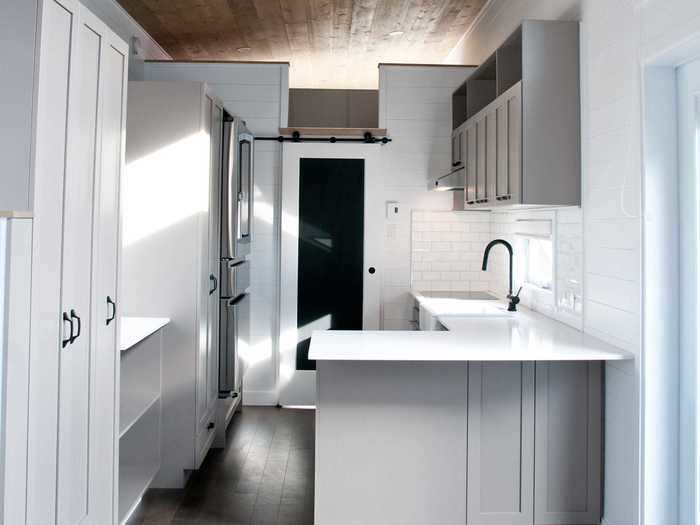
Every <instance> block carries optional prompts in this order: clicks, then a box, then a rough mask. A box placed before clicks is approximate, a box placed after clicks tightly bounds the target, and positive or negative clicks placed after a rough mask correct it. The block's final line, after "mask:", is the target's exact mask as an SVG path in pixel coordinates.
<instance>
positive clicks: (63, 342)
mask: <svg viewBox="0 0 700 525" xmlns="http://www.w3.org/2000/svg"><path fill="white" fill-rule="evenodd" d="M63 321H64V322H68V323H70V335H69V336H68V338H67V339H63V340H61V348H65V347H66V346H67V345H68V343H72V342H73V319H71V318H70V317H68V314H67V313H66V312H63Z"/></svg>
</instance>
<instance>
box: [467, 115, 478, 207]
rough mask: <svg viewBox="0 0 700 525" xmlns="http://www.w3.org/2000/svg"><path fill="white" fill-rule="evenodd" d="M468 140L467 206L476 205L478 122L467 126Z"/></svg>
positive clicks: (472, 122)
mask: <svg viewBox="0 0 700 525" xmlns="http://www.w3.org/2000/svg"><path fill="white" fill-rule="evenodd" d="M464 129H465V132H464V134H465V140H466V152H467V156H466V161H465V162H466V179H467V180H466V184H465V188H464V199H465V201H466V204H470V205H471V204H476V159H477V153H476V133H477V128H476V122H474V121H470V122H467V123H466V124H465V128H464Z"/></svg>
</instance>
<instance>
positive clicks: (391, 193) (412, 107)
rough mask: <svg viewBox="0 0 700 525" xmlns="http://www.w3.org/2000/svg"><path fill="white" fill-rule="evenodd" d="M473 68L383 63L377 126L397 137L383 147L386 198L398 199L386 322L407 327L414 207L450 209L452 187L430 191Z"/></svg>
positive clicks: (444, 165) (390, 227) (445, 164)
mask: <svg viewBox="0 0 700 525" xmlns="http://www.w3.org/2000/svg"><path fill="white" fill-rule="evenodd" d="M470 71H472V68H467V67H430V66H393V65H380V66H379V127H380V128H387V130H388V133H389V136H390V137H391V138H392V140H393V142H391V143H390V144H388V145H386V146H382V147H381V163H382V172H383V200H384V201H397V202H399V203H400V207H401V213H400V217H399V218H398V221H397V222H395V223H389V222H386V223H385V224H384V225H383V227H384V228H385V239H384V240H385V242H384V259H383V276H382V327H383V328H384V329H388V330H392V329H394V330H409V329H410V325H409V320H410V319H411V315H410V313H411V309H410V307H409V304H410V300H411V299H410V294H409V292H410V289H411V210H427V211H429V210H451V209H452V193H450V192H446V193H440V192H429V191H427V184H428V180H429V179H430V178H431V177H434V176H436V175H437V174H445V173H447V172H448V170H449V169H450V168H451V166H450V148H451V133H452V115H451V96H452V92H453V91H454V90H455V89H456V88H457V86H459V85H460V84H461V83H462V82H463V81H464V80H465V79H466V78H467V77H468V76H469V73H470Z"/></svg>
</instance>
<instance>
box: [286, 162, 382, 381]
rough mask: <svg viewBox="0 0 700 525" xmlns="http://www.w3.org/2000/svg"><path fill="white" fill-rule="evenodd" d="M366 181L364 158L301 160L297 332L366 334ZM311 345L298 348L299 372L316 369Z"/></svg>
mask: <svg viewBox="0 0 700 525" xmlns="http://www.w3.org/2000/svg"><path fill="white" fill-rule="evenodd" d="M364 179H365V165H364V160H362V159H300V166H299V280H298V290H297V327H298V328H302V327H305V326H307V325H309V324H312V323H314V322H315V321H319V320H327V321H329V322H330V329H331V330H362V278H363V270H362V268H363V240H364V227H365V225H364V194H365V191H364V190H365V187H364V186H365V184H364ZM377 227H379V225H377ZM282 264H284V261H282ZM310 342H311V340H310V339H305V340H303V341H301V342H300V343H299V344H298V345H297V359H296V367H297V370H315V369H316V363H315V362H314V361H309V357H308V356H309V344H310Z"/></svg>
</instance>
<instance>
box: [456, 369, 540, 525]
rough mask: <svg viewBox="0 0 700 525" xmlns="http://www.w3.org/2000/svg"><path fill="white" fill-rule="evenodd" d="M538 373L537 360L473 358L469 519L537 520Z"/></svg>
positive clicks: (514, 524) (510, 523) (479, 523)
mask: <svg viewBox="0 0 700 525" xmlns="http://www.w3.org/2000/svg"><path fill="white" fill-rule="evenodd" d="M534 379H535V378H534V365H533V364H532V363H521V362H514V363H488V362H485V363H469V387H468V388H469V398H468V409H467V410H468V426H467V477H468V480H467V523H468V524H469V525H531V524H532V512H533V460H534Z"/></svg>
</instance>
